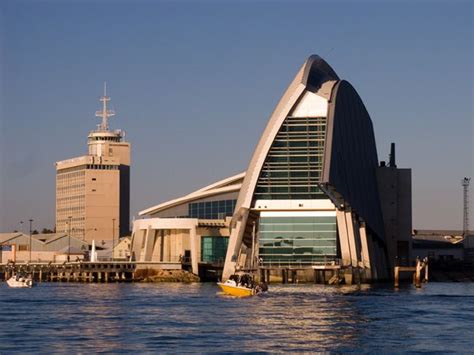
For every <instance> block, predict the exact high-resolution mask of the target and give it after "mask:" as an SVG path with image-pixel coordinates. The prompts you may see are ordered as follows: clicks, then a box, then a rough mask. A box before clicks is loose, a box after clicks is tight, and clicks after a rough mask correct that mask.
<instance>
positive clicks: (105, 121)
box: [95, 81, 115, 131]
mask: <svg viewBox="0 0 474 355" xmlns="http://www.w3.org/2000/svg"><path fill="white" fill-rule="evenodd" d="M100 101H101V102H102V110H100V111H96V113H95V115H96V116H97V117H102V123H101V124H100V125H99V130H101V131H108V130H109V117H112V116H115V111H113V110H108V109H107V102H109V101H110V97H108V96H107V82H106V81H104V96H101V98H100Z"/></svg>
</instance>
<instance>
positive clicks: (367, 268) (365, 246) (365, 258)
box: [359, 223, 372, 280]
mask: <svg viewBox="0 0 474 355" xmlns="http://www.w3.org/2000/svg"><path fill="white" fill-rule="evenodd" d="M359 236H360V245H361V247H362V264H363V265H364V273H365V277H366V279H368V280H371V279H372V265H371V263H370V250H369V243H368V241H367V233H366V230H365V225H364V224H363V223H362V224H361V226H360V227H359Z"/></svg>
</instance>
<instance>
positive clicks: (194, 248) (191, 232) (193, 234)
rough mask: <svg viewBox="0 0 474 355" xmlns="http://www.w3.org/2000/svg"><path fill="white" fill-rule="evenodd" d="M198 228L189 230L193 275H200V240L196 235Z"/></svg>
mask: <svg viewBox="0 0 474 355" xmlns="http://www.w3.org/2000/svg"><path fill="white" fill-rule="evenodd" d="M196 228H197V226H196V227H194V228H191V229H190V230H189V238H190V242H191V266H192V270H193V274H195V275H198V274H199V265H198V247H199V246H198V240H197V238H198V237H197V235H196Z"/></svg>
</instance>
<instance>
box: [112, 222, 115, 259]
mask: <svg viewBox="0 0 474 355" xmlns="http://www.w3.org/2000/svg"><path fill="white" fill-rule="evenodd" d="M114 248H115V218H112V261H114Z"/></svg>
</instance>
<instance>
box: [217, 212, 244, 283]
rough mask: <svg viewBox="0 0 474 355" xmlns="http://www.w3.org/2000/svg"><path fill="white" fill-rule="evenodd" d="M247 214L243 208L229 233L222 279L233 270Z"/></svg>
mask: <svg viewBox="0 0 474 355" xmlns="http://www.w3.org/2000/svg"><path fill="white" fill-rule="evenodd" d="M248 214H249V211H248V210H245V211H244V212H243V213H242V214H241V219H240V220H239V221H237V223H236V225H235V227H234V228H232V231H231V233H230V237H229V246H228V248H227V254H226V257H225V264H224V270H223V271H222V280H227V279H228V278H229V277H230V275H232V274H233V273H234V272H235V267H236V265H237V259H238V257H239V252H240V248H241V247H242V238H243V235H244V231H245V225H246V224H247V218H248Z"/></svg>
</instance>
